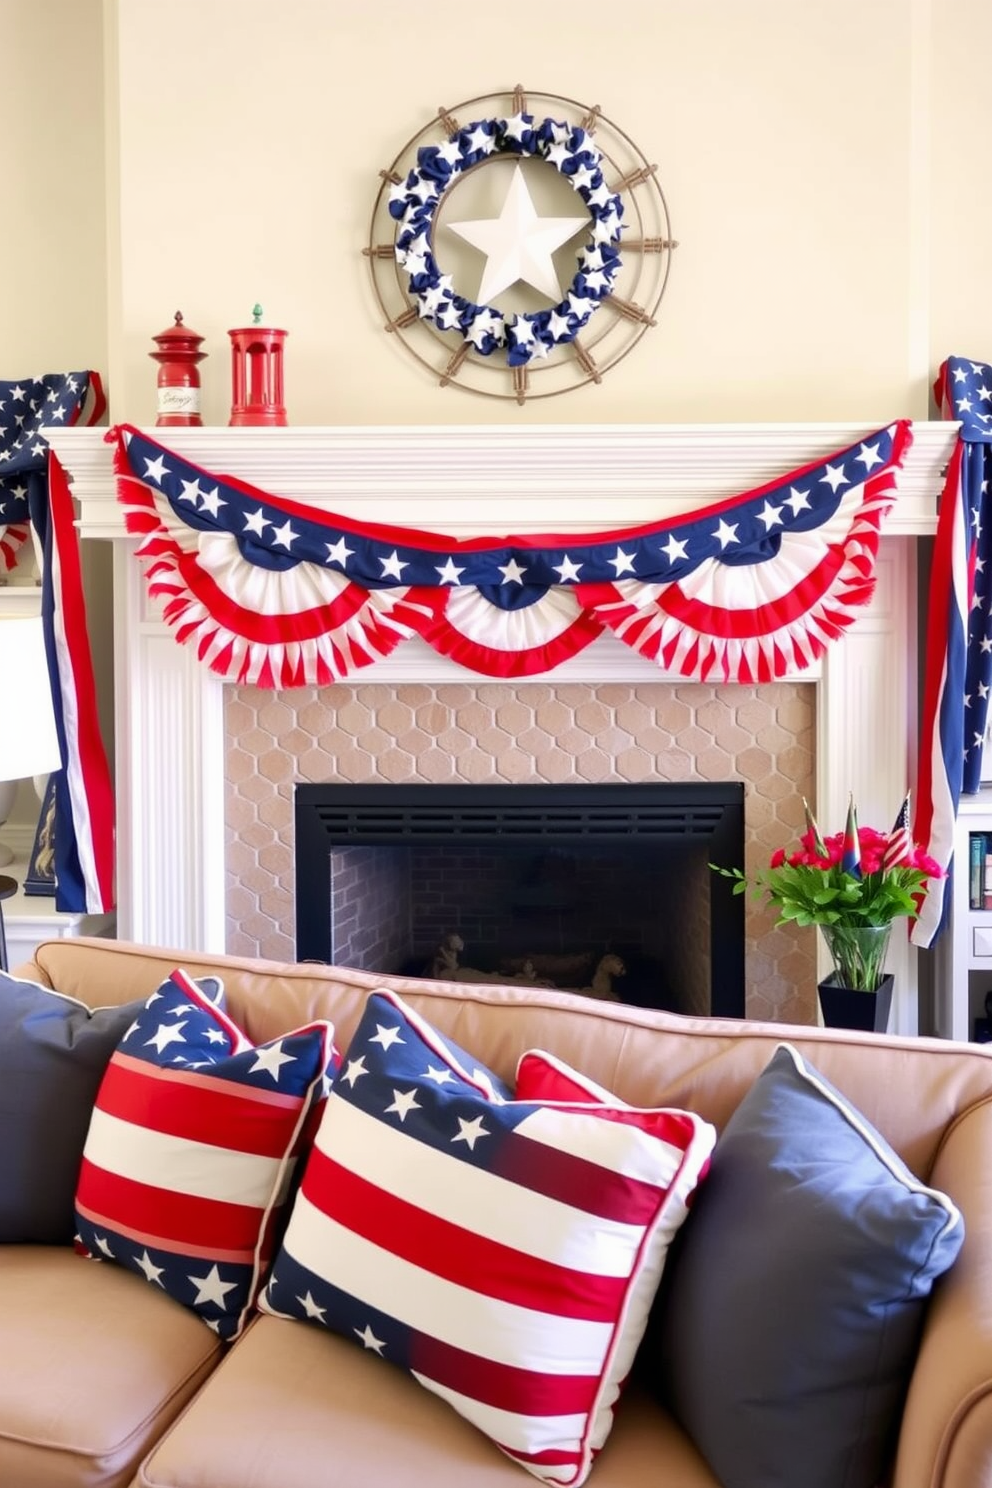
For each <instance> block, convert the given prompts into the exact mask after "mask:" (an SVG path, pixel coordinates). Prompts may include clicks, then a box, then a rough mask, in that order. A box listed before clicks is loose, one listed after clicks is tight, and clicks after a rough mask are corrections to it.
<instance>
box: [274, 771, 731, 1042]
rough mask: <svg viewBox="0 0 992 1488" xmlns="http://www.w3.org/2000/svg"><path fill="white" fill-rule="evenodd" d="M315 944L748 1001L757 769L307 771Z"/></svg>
mask: <svg viewBox="0 0 992 1488" xmlns="http://www.w3.org/2000/svg"><path fill="white" fill-rule="evenodd" d="M295 815H296V942H297V944H296V951H297V956H298V958H299V959H300V960H316V961H324V962H328V963H331V964H337V965H346V966H355V967H359V968H361V969H363V970H366V971H378V972H383V973H401V974H403V975H405V976H420V975H423V976H439V977H442V978H444V979H445V980H454V981H465V982H471V981H489V980H492V981H518V982H523V983H527V984H531V985H545V986H555V987H563V988H568V989H570V990H575V991H580V992H585V993H587V994H588V995H590V996H599V997H609V998H612V999H614V1000H617V1001H620V1002H627V1003H635V1004H639V1005H641V1006H646V1007H660V1008H667V1009H669V1010H672V1011H676V1012H685V1013H694V1014H702V1015H709V1014H714V1015H721V1016H728V1017H743V1015H744V901H743V898H742V897H740V896H734V895H733V894H732V891H731V885H730V883H729V882H728V881H727V880H726V879H724V878H721V877H719V876H718V875H716V874H714V873H713V872H712V871H711V870H710V868H709V864H710V863H711V862H716V863H719V864H721V865H722V866H727V867H733V866H735V865H738V866H741V867H743V861H744V787H743V785H742V784H740V783H739V782H736V781H731V782H725V783H715V784H710V783H704V782H691V783H672V782H657V783H651V784H644V785H627V784H609V785H588V786H584V785H562V786H553V785H548V784H534V785H522V786H513V785H497V786H472V785H465V786H448V785H439V786H434V785H421V784H410V785H362V786H350V785H348V786H345V785H333V784H320V785H302V784H301V785H298V786H297V787H296V804H295Z"/></svg>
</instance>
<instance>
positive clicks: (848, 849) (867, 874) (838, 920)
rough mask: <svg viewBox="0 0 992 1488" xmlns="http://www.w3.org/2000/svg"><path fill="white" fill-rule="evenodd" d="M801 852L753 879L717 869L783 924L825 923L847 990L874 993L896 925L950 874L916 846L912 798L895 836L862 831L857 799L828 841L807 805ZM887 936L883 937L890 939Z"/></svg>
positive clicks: (777, 855) (779, 854) (775, 858)
mask: <svg viewBox="0 0 992 1488" xmlns="http://www.w3.org/2000/svg"><path fill="white" fill-rule="evenodd" d="M803 809H804V811H805V813H806V830H805V832H803V834H802V836H801V837H800V839H799V843H800V845H799V847H798V848H796V849H795V850H794V851H792V852H791V853H787V852H786V849H785V848H783V847H779V848H776V850H775V851H774V852H773V853H772V856H771V860H770V862H769V866H768V867H767V868H766V869H764V870H762V871H761V872H759V873H758V874H756V875H755V876H754V877H753V879H751V880H750V881H749V880H748V878H747V875H746V874H744V873H743V872H742V871H741V869H739V868H721V867H719V866H718V865H717V864H716V863H711V864H710V866H711V868H713V869H714V870H715V871H716V872H717V873H720V874H722V875H723V876H724V877H725V878H732V879H735V880H736V882H735V884H734V893H735V894H743V893H744V892H745V891H746V890H747V889H748V887H751V888H752V889H753V891H754V893H755V895H756V896H758V897H762V896H763V897H764V899H765V902H766V903H768V904H771V905H774V907H775V908H776V909H777V910H778V915H779V918H778V920H777V922H776V923H777V924H779V925H788V924H794V925H819V926H820V927H821V929H822V930H823V934H824V939H825V940H826V942H827V945H828V947H829V948H830V951H831V954H832V956H833V958H834V964H835V967H836V970H837V975H838V979H839V982H840V985H842V986H844V987H852V988H857V989H860V990H863V991H867V992H874V991H875V990H876V989H877V987H878V984H879V983H880V981H881V980H882V976H883V974H884V966H885V952H886V949H887V946H888V932H889V930H890V929H891V926H892V921H893V920H895V919H898V918H899V917H900V916H904V915H915V914H916V912H917V908H918V901H919V897H920V895H921V894H922V893H923V892H925V890H926V886H927V881H928V880H929V879H931V878H942V877H943V869H942V868H941V867H940V864H939V863H937V862H935V861H934V859H933V858H931V857H929V856H928V855H927V854H926V853H925V852H923V850H922V849H921V848H919V847H917V846H916V844H915V843H914V842H913V840H912V837H911V836H910V832H909V797H908V796H907V797H906V800H905V801H904V802H903V805H902V807H901V809H900V812H899V815H898V816H897V818H896V822H895V826H894V827H893V829H892V831H891V832H888V833H886V832H878V831H876V830H875V829H874V828H873V827H859V826H858V821H857V812H856V810H855V807H854V802H853V800H852V801H851V803H850V805H849V806H848V813H847V825H846V827H845V829H844V831H843V832H835V833H834V834H833V836H831V837H826V838H823V837H821V836H820V831H819V828H818V827H817V825H816V822H815V821H814V819H813V816H812V813H811V812H810V809H809V807H808V806H807V804H806V802H805V801H803ZM883 932H884V933H883Z"/></svg>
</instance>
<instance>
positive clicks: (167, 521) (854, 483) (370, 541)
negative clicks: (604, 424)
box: [107, 420, 912, 688]
mask: <svg viewBox="0 0 992 1488" xmlns="http://www.w3.org/2000/svg"><path fill="white" fill-rule="evenodd" d="M107 438H108V440H109V441H111V442H112V443H113V444H114V445H115V470H116V472H117V477H118V499H119V500H120V502H121V503H122V505H123V506H124V508H125V514H126V515H125V521H126V525H127V529H128V531H129V532H131V533H134V534H135V535H137V536H138V537H140V539H141V541H140V543H139V546H138V557H139V559H140V560H141V561H142V563H143V565H144V569H145V578H146V581H147V584H148V588H149V592H150V594H152V595H153V596H157V597H158V598H160V599H161V600H162V601H163V605H164V614H165V618H166V621H167V622H168V624H169V625H170V626H172V628H173V629H174V631H175V634H176V638H177V639H178V640H179V641H181V642H184V643H187V644H191V645H194V646H195V647H196V650H197V654H198V655H199V657H200V659H201V660H202V661H204V662H205V663H206V664H207V665H208V666H210V667H211V668H212V670H213V671H215V672H216V673H218V675H220V676H222V677H223V678H224V679H225V680H227V681H232V682H241V683H244V682H247V683H250V684H254V685H256V686H261V687H276V688H280V687H295V686H304V685H305V686H323V685H326V684H328V683H331V682H335V681H339V680H341V679H343V678H345V677H347V676H349V675H351V674H352V673H354V672H356V671H358V670H360V669H361V668H363V667H366V666H369V665H371V664H372V663H373V662H375V661H377V660H378V659H379V658H381V657H383V656H386V655H388V654H389V653H390V652H391V651H392V650H393V649H394V648H395V647H396V646H397V645H399V644H400V642H402V641H403V640H406V639H408V638H409V637H411V636H414V635H419V636H421V637H422V638H423V639H424V640H425V641H426V642H427V643H428V644H429V645H430V646H432V647H433V648H434V650H436V651H438V652H440V653H441V654H443V655H446V656H449V657H451V658H452V659H454V660H455V661H457V662H458V663H460V664H461V665H462V666H464V667H466V668H467V669H469V670H470V671H473V672H476V673H478V674H481V675H483V676H487V677H495V678H510V677H524V676H535V675H538V674H540V673H543V672H547V671H549V670H551V669H552V668H554V667H556V666H559V665H560V664H561V663H562V662H564V661H567V660H568V659H569V658H570V657H573V656H575V655H577V654H578V653H579V652H580V651H582V650H583V649H584V647H586V646H587V645H589V643H590V642H591V641H593V640H594V639H595V638H596V636H597V635H599V634H601V633H602V632H603V631H604V630H607V629H608V630H612V631H613V633H614V634H615V635H617V636H618V637H619V639H620V640H622V641H623V642H624V643H625V644H626V645H628V646H630V647H632V648H633V649H634V650H636V651H638V652H640V653H641V654H642V655H644V656H646V657H648V658H650V659H651V660H653V661H655V662H657V664H658V666H659V667H661V668H664V669H665V670H667V671H670V672H677V673H678V674H680V675H681V676H684V677H687V678H691V679H694V680H698V681H716V682H746V683H753V682H768V681H773V680H775V679H776V678H778V677H781V676H783V675H784V674H785V673H787V672H789V671H793V670H802V669H804V668H805V667H807V666H809V665H810V664H811V663H812V662H813V661H815V660H816V659H817V658H818V657H819V656H821V655H822V654H823V652H824V650H825V649H826V647H827V645H829V643H830V642H831V641H834V640H836V639H837V638H838V637H839V636H841V635H842V634H843V633H844V631H845V630H846V629H847V627H848V626H849V625H850V624H851V623H852V622H853V620H854V619H855V618H856V616H857V613H858V611H859V609H860V608H861V607H862V606H864V605H865V604H866V603H867V602H868V600H869V599H870V597H871V593H872V590H873V587H874V567H875V560H876V557H877V553H878V539H879V529H880V525H881V522H882V519H883V518H884V516H885V514H886V513H887V512H888V510H889V509H890V507H891V506H892V503H893V502H894V500H895V496H896V481H897V476H898V472H899V469H900V468H901V466H902V463H903V460H904V458H905V455H906V452H907V450H908V449H909V446H910V444H911V442H912V430H911V426H910V424H909V422H908V421H905V420H902V421H899V422H897V423H894V424H891V425H889V426H888V427H886V428H883V429H878V430H876V431H875V432H874V433H872V434H869V435H868V436H867V437H866V438H865V439H864V440H861V441H859V442H858V443H856V444H854V445H852V446H850V448H848V449H843V450H840V451H838V452H836V453H835V454H832V455H830V456H829V457H828V458H827V459H819V460H814V461H812V462H810V463H809V464H807V465H804V466H802V467H801V468H799V469H796V470H793V471H791V472H789V473H788V474H786V475H784V476H782V477H780V478H779V479H777V480H774V481H770V482H769V483H767V484H766V485H764V486H761V487H759V488H758V489H757V490H753V491H748V492H746V493H744V494H743V495H740V496H733V497H730V498H729V499H726V500H723V501H720V502H718V503H716V504H714V505H711V506H708V507H704V508H701V509H698V510H695V511H688V512H686V513H685V514H684V515H682V516H679V517H676V518H672V519H668V520H666V521H662V522H657V523H651V524H647V525H645V526H641V527H634V528H626V529H617V530H607V531H604V532H595V533H580V534H574V533H572V534H569V535H567V536H544V535H542V536H530V535H527V536H517V537H493V538H488V537H487V538H472V539H467V540H461V539H457V538H452V537H448V536H446V535H444V534H443V533H435V532H427V531H418V530H416V529H414V528H407V527H386V526H381V525H376V524H366V523H362V522H358V521H355V520H353V519H350V518H345V517H342V516H339V515H335V514H333V513H327V512H323V511H320V510H318V509H317V508H315V507H311V506H306V505H303V504H301V503H300V502H297V501H292V500H287V499H286V498H284V497H280V496H277V495H275V494H273V493H270V492H267V491H263V490H260V489H259V488H257V487H254V486H251V485H249V484H247V483H245V482H244V481H240V480H237V479H235V478H234V477H231V476H226V475H219V474H217V473H214V472H211V471H208V470H206V469H204V468H202V467H201V466H198V465H196V464H194V463H193V462H191V461H189V460H187V459H184V458H183V457H182V456H180V455H179V454H177V453H176V452H175V451H174V450H170V449H168V448H167V447H166V446H165V445H162V444H159V443H158V442H157V441H156V440H154V439H152V438H151V437H150V436H149V435H147V434H144V433H142V432H141V431H139V430H138V429H136V428H134V427H133V426H132V425H127V424H123V425H119V426H117V427H115V428H114V429H111V430H110V431H109V432H108V435H107Z"/></svg>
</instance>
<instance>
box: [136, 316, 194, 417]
mask: <svg viewBox="0 0 992 1488" xmlns="http://www.w3.org/2000/svg"><path fill="white" fill-rule="evenodd" d="M152 340H153V341H154V342H155V345H156V346H157V347H158V351H150V352H149V353H148V355H149V356H150V357H151V359H152V361H154V362H158V364H159V367H158V413H157V416H156V418H155V423H156V424H166V425H171V426H172V427H173V428H175V427H177V426H183V425H188V424H202V423H203V420H202V418H201V417H200V374H199V372H198V370H197V362H202V361H203V358H204V357H205V356H206V354H207V353H206V352H205V351H200V349H199V347H200V342H201V341H202V340H203V337H202V336H198V335H197V333H196V332H195V331H191V330H190V328H189V326H185V325H183V317H182V314H181V312H180V311H179V310H177V311H176V317H175V325H171V326H169V327H168V329H167V330H164V331H160V332H159V334H158V335H157V336H153V337H152Z"/></svg>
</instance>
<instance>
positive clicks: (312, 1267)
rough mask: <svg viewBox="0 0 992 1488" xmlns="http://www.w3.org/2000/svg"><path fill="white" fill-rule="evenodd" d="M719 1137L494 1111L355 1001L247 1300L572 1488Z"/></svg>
mask: <svg viewBox="0 0 992 1488" xmlns="http://www.w3.org/2000/svg"><path fill="white" fill-rule="evenodd" d="M714 1139H715V1133H714V1130H713V1128H712V1127H710V1126H709V1125H708V1124H707V1123H706V1122H704V1121H702V1120H701V1119H700V1118H699V1117H696V1116H693V1115H690V1114H689V1113H687V1112H684V1111H667V1110H666V1111H637V1110H633V1109H632V1108H629V1107H619V1106H613V1107H604V1108H602V1109H600V1108H592V1107H590V1106H589V1105H588V1104H584V1103H571V1104H554V1103H542V1102H539V1101H520V1100H509V1099H506V1098H504V1097H503V1096H502V1094H501V1093H500V1090H499V1088H498V1082H497V1081H496V1080H495V1077H494V1076H492V1075H490V1074H489V1073H488V1072H487V1071H485V1070H484V1069H482V1068H481V1067H480V1066H479V1065H478V1064H477V1062H476V1061H474V1060H468V1061H467V1060H466V1059H465V1057H464V1056H463V1055H462V1054H461V1053H460V1052H456V1051H455V1050H454V1049H453V1047H452V1046H451V1045H450V1044H449V1043H447V1042H446V1041H445V1040H444V1039H442V1038H441V1037H440V1035H439V1034H438V1033H437V1031H436V1030H435V1029H433V1028H432V1027H431V1026H430V1024H428V1023H427V1022H426V1021H425V1020H423V1019H421V1018H420V1017H419V1016H418V1015H417V1014H416V1013H414V1012H413V1011H412V1009H410V1008H409V1007H407V1006H406V1005H405V1004H404V1002H403V1001H402V999H401V998H399V997H398V996H397V995H396V994H394V993H383V994H380V995H376V996H373V997H371V998H370V999H369V1002H368V1006H367V1008H366V1012H365V1015H364V1017H363V1019H362V1021H361V1023H360V1025H359V1028H358V1030H357V1032H356V1034H355V1038H354V1040H353V1042H352V1045H351V1047H350V1049H349V1051H348V1054H347V1056H346V1058H345V1061H344V1067H343V1071H342V1074H341V1077H340V1079H339V1081H338V1083H337V1084H336V1085H335V1088H334V1090H333V1091H332V1093H331V1096H330V1099H329V1100H328V1103H327V1107H326V1109H325V1111H324V1115H323V1118H322V1120H321V1124H320V1128H319V1131H318V1134H317V1139H316V1144H315V1148H314V1150H313V1152H312V1153H311V1154H310V1156H309V1158H308V1160H307V1164H306V1168H305V1171H304V1174H303V1180H302V1183H301V1185H300V1191H299V1194H298V1195H297V1198H296V1202H295V1204H294V1207H293V1213H292V1216H291V1218H290V1222H289V1226H288V1228H287V1231H286V1236H285V1239H284V1242H283V1245H282V1247H281V1249H280V1251H279V1253H278V1255H277V1257H276V1260H275V1262H274V1264H273V1268H272V1275H271V1277H270V1280H269V1284H268V1286H267V1287H266V1289H265V1292H264V1293H263V1296H262V1299H261V1303H260V1305H261V1306H262V1307H263V1308H264V1309H265V1310H266V1311H268V1312H271V1313H273V1314H278V1315H281V1316H283V1317H287V1318H303V1319H309V1320H312V1321H315V1322H318V1323H321V1324H323V1325H324V1326H326V1327H329V1328H332V1329H334V1330H336V1331H338V1332H340V1333H343V1334H344V1335H345V1336H346V1337H348V1338H349V1339H353V1340H356V1341H357V1342H358V1343H360V1344H361V1345H362V1346H363V1347H364V1348H365V1349H366V1350H368V1351H370V1352H374V1353H376V1354H378V1355H380V1356H381V1357H383V1358H384V1359H389V1360H391V1361H392V1362H394V1363H397V1364H399V1365H400V1366H402V1367H403V1368H406V1369H408V1370H410V1371H411V1372H412V1373H413V1375H414V1376H415V1378H416V1379H417V1380H418V1381H419V1382H420V1383H421V1384H423V1385H425V1386H426V1387H427V1389H429V1390H432V1391H434V1392H435V1393H436V1394H438V1395H440V1396H441V1397H442V1398H443V1399H445V1400H447V1401H449V1402H450V1404H451V1405H453V1406H454V1408H455V1409H456V1410H457V1411H459V1412H460V1413H461V1414H462V1415H464V1416H465V1417H466V1418H467V1419H468V1420H469V1421H471V1422H473V1424H475V1425H476V1426H478V1427H479V1428H480V1429H481V1430H482V1431H484V1432H485V1433H486V1434H487V1435H489V1436H490V1437H491V1438H492V1439H493V1440H494V1441H495V1442H496V1443H497V1445H499V1446H501V1447H502V1449H503V1450H504V1451H505V1452H506V1453H507V1454H508V1455H509V1456H512V1457H513V1458H515V1459H516V1460H517V1461H518V1462H520V1463H521V1464H522V1465H523V1466H525V1467H527V1468H528V1469H529V1470H530V1471H531V1472H532V1473H534V1475H535V1476H537V1477H539V1478H542V1479H543V1480H544V1481H546V1482H552V1483H559V1484H578V1483H581V1482H583V1481H584V1479H585V1477H586V1475H587V1473H588V1471H589V1469H590V1466H591V1464H592V1461H593V1458H594V1457H595V1455H596V1453H597V1452H598V1451H599V1449H600V1448H601V1447H602V1445H603V1443H604V1441H605V1440H606V1437H607V1434H608V1433H609V1430H610V1427H611V1425H612V1419H613V1406H614V1403H615V1401H616V1398H617V1395H618V1393H619V1390H620V1387H621V1385H622V1383H623V1381H624V1380H625V1379H626V1376H627V1373H628V1371H629V1369H630V1365H631V1361H632V1359H633V1355H634V1352H635V1349H636V1347H637V1344H638V1342H639V1340H640V1337H641V1334H642V1332H643V1329H644V1325H645V1322H646V1318H647V1314H648V1310H649V1307H650V1303H651V1299H652V1297H653V1295H654V1292H655V1289H656V1288H657V1284H658V1280H659V1277H660V1275H661V1270H662V1267H663V1265H664V1260H665V1255H666V1253H667V1249H668V1246H669V1244H670V1242H671V1238H672V1235H673V1234H674V1232H675V1230H676V1229H677V1228H678V1226H679V1225H680V1224H681V1222H682V1220H683V1218H684V1216H685V1209H686V1202H687V1199H688V1197H689V1195H690V1194H691V1192H692V1190H693V1188H694V1187H695V1185H696V1183H697V1181H698V1177H699V1174H700V1171H701V1170H702V1169H703V1168H704V1166H705V1163H706V1161H707V1159H708V1157H709V1153H710V1151H711V1149H712V1145H713V1141H714Z"/></svg>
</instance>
